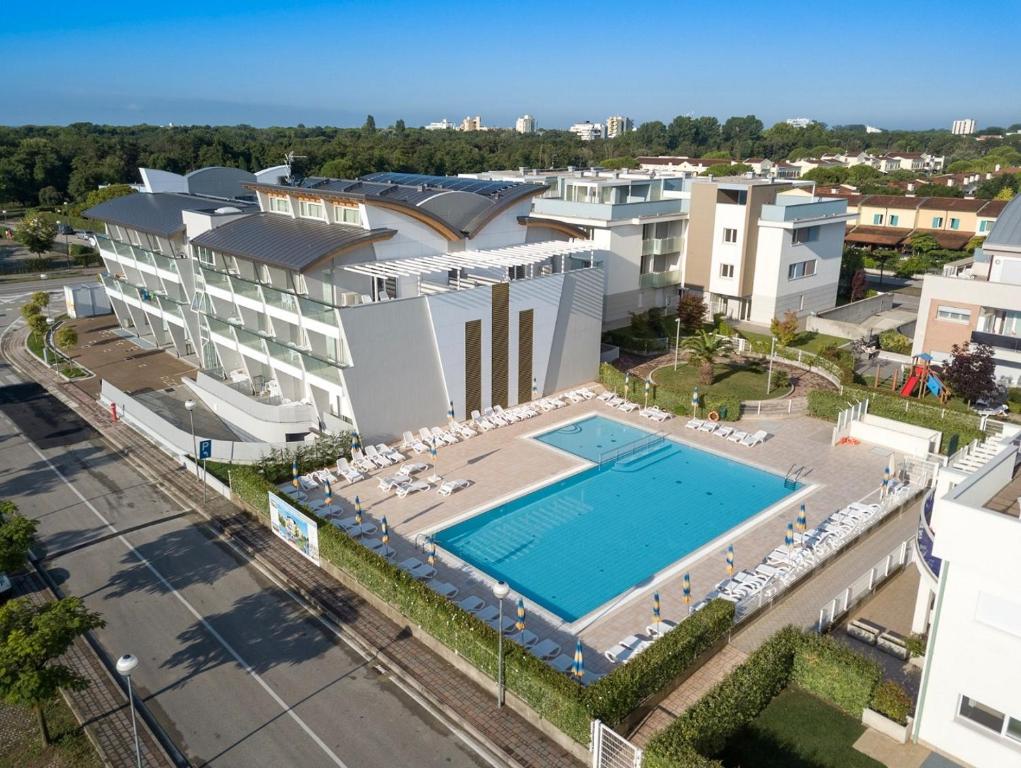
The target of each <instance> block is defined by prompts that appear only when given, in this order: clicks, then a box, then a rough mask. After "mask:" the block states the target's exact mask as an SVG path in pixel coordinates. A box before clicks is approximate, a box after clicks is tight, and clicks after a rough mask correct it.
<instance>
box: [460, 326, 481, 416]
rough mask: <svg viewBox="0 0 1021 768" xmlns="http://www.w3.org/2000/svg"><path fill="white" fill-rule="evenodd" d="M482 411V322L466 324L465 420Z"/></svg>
mask: <svg viewBox="0 0 1021 768" xmlns="http://www.w3.org/2000/svg"><path fill="white" fill-rule="evenodd" d="M481 410H482V321H481V320H469V321H468V322H467V323H465V324H464V418H468V417H469V416H471V412H472V411H481Z"/></svg>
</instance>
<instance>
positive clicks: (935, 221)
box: [932, 216, 943, 229]
mask: <svg viewBox="0 0 1021 768" xmlns="http://www.w3.org/2000/svg"><path fill="white" fill-rule="evenodd" d="M932 228H933V229H943V217H942V216H933V217H932Z"/></svg>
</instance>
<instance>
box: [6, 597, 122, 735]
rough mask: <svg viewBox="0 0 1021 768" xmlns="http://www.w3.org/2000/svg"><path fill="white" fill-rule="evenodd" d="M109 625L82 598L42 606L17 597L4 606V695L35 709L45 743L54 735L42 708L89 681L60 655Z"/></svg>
mask: <svg viewBox="0 0 1021 768" xmlns="http://www.w3.org/2000/svg"><path fill="white" fill-rule="evenodd" d="M105 625H106V622H105V621H103V619H102V617H101V616H100V615H99V614H98V613H94V612H92V611H89V610H87V609H86V608H85V604H84V603H83V602H82V601H81V598H78V597H66V598H64V599H62V600H56V601H54V602H51V603H46V604H45V605H39V606H33V605H32V604H30V603H29V602H28V601H27V600H25V599H18V600H12V601H11V602H9V603H7V605H5V606H3V607H2V608H0V698H2V699H3V700H4V701H6V702H7V703H9V704H20V705H23V706H30V707H34V708H35V711H36V715H37V717H38V719H39V733H40V736H41V738H42V742H43V745H44V746H45V745H47V744H49V742H50V734H49V730H48V729H47V727H46V716H45V714H44V712H43V707H44V706H45V705H46V704H47V703H48V702H50V701H52V700H53V698H54V697H55V696H56V695H57V693H58V692H59V691H60V689H61V688H65V689H68V690H73V691H80V690H84V689H85V688H87V687H88V686H89V682H88V680H86V679H85V678H84V677H82V676H81V675H79V674H78V673H77V672H75V671H74V670H72V669H71V668H70V667H67V666H65V665H63V664H61V663H59V662H58V661H57V660H58V659H59V658H60V657H61V656H62V655H63V654H64V653H65V652H66V651H67V649H68V648H70V647H71V644H72V643H73V642H74V641H75V638H77V637H80V636H81V635H84V634H85V633H86V632H88V631H90V630H93V629H97V628H99V627H103V626H105Z"/></svg>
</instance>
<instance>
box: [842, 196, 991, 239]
mask: <svg viewBox="0 0 1021 768" xmlns="http://www.w3.org/2000/svg"><path fill="white" fill-rule="evenodd" d="M848 197H849V198H854V202H853V203H851V204H852V205H853V206H855V207H856V209H857V214H858V224H857V225H856V226H855V227H854V228H852V229H851V230H850V231H849V232H848V233H847V242H848V244H850V245H857V246H861V247H879V248H893V249H897V250H907V249H909V248H910V247H911V238H912V237H913V236H914V235H915V234H917V233H925V234H929V235H932V236H933V237H934V238H935V239H936V242H937V243H939V247H940V248H947V249H950V250H960V249H962V248H964V246H965V245H967V243H968V241H969V240H971V238H972V237H974V236H975V235H988V234H989V233H990V232H991V231H992V229H993V225H994V224H995V223H996V219H997V217H998V216H999V215H1000V214H1001V212H1002V211H1003V209H1004V206H1006V205H1007V204H1006V203H1005V202H1004V201H1002V200H978V199H974V198H960V197H914V196H912V195H864V196H862V195H848Z"/></svg>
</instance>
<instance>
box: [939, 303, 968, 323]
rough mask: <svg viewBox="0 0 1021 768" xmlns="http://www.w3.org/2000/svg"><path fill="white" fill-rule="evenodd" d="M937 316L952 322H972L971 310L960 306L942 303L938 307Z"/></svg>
mask: <svg viewBox="0 0 1021 768" xmlns="http://www.w3.org/2000/svg"><path fill="white" fill-rule="evenodd" d="M936 317H937V318H938V319H940V320H946V321H947V322H950V323H965V324H967V323H970V322H971V310H969V309H960V308H959V307H948V306H945V305H942V304H941V305H940V306H938V307H937V308H936Z"/></svg>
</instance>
